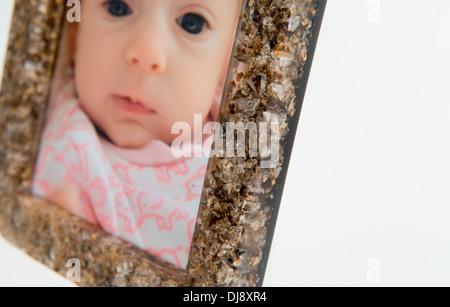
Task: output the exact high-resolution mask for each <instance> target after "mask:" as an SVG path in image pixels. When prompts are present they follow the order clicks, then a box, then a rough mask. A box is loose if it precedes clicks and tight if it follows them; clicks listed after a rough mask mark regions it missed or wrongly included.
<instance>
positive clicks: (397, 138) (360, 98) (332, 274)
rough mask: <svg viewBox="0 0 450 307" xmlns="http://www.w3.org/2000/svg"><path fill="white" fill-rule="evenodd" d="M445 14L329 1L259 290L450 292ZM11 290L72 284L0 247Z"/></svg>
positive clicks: (449, 10)
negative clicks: (443, 289) (419, 289)
mask: <svg viewBox="0 0 450 307" xmlns="http://www.w3.org/2000/svg"><path fill="white" fill-rule="evenodd" d="M11 8H12V0H2V1H0V30H1V31H0V47H1V52H0V60H1V62H3V59H4V53H3V51H4V49H5V48H6V45H5V44H6V37H7V33H8V30H9V17H10V13H11ZM448 16H450V2H449V1H447V0H433V1H421V0H389V1H388V0H379V1H377V0H369V1H366V0H339V1H337V0H329V1H328V6H327V11H326V14H325V19H324V22H323V26H322V31H321V35H320V39H319V43H318V46H317V51H316V55H315V60H314V65H313V69H312V72H311V77H310V82H309V86H308V90H307V93H306V98H305V102H304V106H303V111H302V115H301V119H300V124H299V129H298V134H297V138H296V142H295V148H294V151H293V154H292V161H291V166H290V169H289V174H288V177H287V182H286V187H285V191H284V196H283V201H282V204H281V208H280V214H279V217H278V223H277V228H276V232H275V237H274V243H273V245H272V251H271V254H270V258H269V264H268V267H267V272H266V278H265V283H264V285H265V286H444V285H445V286H450V207H449V205H450V99H449V98H450V94H449V86H450V39H449V37H450V18H448ZM8 285H27V286H42V285H53V286H65V285H70V283H68V282H67V281H66V280H65V279H64V278H62V277H59V275H56V274H55V273H53V272H51V271H50V270H47V269H46V268H45V267H43V266H42V265H40V264H38V263H36V262H34V261H33V260H31V259H29V258H28V257H27V256H25V255H24V254H23V253H22V252H20V251H18V250H16V249H15V248H13V247H12V246H10V245H9V244H8V243H6V242H5V241H4V240H3V239H1V238H0V286H8Z"/></svg>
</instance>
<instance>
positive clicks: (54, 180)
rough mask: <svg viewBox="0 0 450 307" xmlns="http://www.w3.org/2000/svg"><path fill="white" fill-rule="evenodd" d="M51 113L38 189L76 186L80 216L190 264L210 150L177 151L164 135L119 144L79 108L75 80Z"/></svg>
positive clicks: (42, 192) (43, 142)
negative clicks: (140, 143)
mask: <svg viewBox="0 0 450 307" xmlns="http://www.w3.org/2000/svg"><path fill="white" fill-rule="evenodd" d="M107 111H108V110H105V112H107ZM48 114H49V116H48V118H47V121H46V125H45V128H44V132H43V135H42V140H41V144H40V150H39V156H38V160H37V164H36V169H35V177H34V180H33V184H32V193H33V194H35V195H38V196H41V197H44V198H45V197H48V196H49V195H51V194H52V193H53V192H54V191H55V190H57V189H58V188H60V186H61V185H64V184H70V185H72V186H76V187H77V190H78V196H79V201H80V204H81V206H80V209H79V212H77V214H78V215H79V216H81V217H83V218H85V219H86V220H88V221H90V222H92V223H94V224H97V225H99V226H100V227H102V228H103V229H104V230H106V231H108V232H109V233H111V234H114V235H117V236H119V237H121V238H123V239H125V240H127V241H129V242H131V243H133V244H134V245H136V246H137V247H139V248H142V249H144V250H146V251H148V252H149V253H151V254H154V255H157V256H160V257H161V258H163V259H165V260H167V261H168V262H171V263H173V264H175V265H178V266H180V267H185V266H186V264H187V259H188V254H189V249H190V245H191V240H192V235H193V231H194V226H195V222H196V217H197V211H198V206H199V202H200V196H201V192H202V188H203V181H204V176H205V172H206V166H207V161H208V159H207V157H205V156H204V157H200V158H181V159H176V158H175V157H173V155H172V154H171V150H170V147H169V146H168V145H166V144H164V143H162V142H160V141H153V142H151V143H150V144H149V145H148V146H147V147H145V148H143V149H140V150H125V149H120V148H118V147H116V146H115V145H113V144H111V143H110V142H108V141H107V140H105V139H104V138H102V137H100V136H99V135H98V133H97V131H96V129H95V126H94V125H93V123H92V122H91V120H90V119H89V118H88V116H87V115H86V114H85V113H84V111H83V110H82V109H81V107H80V104H79V101H78V99H77V98H76V96H75V90H74V83H73V81H71V82H69V83H68V84H67V85H66V86H65V87H64V89H63V90H62V91H61V92H60V93H59V95H58V98H57V99H56V101H55V103H54V105H53V106H52V107H51V109H50V112H49V113H48Z"/></svg>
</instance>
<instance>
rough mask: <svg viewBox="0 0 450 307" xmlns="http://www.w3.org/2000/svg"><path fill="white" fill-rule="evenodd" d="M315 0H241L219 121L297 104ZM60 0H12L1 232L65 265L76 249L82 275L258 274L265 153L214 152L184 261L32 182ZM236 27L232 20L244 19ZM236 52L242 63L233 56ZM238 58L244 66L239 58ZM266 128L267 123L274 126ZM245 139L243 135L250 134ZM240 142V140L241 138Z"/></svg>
mask: <svg viewBox="0 0 450 307" xmlns="http://www.w3.org/2000/svg"><path fill="white" fill-rule="evenodd" d="M316 4H317V0H300V1H294V0H284V1H281V0H248V2H247V3H246V4H245V5H244V12H245V13H244V14H243V16H242V18H241V23H240V28H239V29H242V30H241V31H238V32H239V34H238V37H237V41H236V47H235V53H234V56H235V60H234V62H233V63H232V64H231V68H233V69H232V70H231V72H230V74H229V77H228V84H229V85H228V87H227V89H226V94H225V95H224V98H225V99H224V103H223V106H222V107H221V112H222V113H221V116H220V118H219V121H220V122H221V123H222V124H223V125H224V128H225V122H230V121H232V122H238V121H240V122H243V123H244V124H245V123H247V122H255V123H257V124H259V123H271V122H273V121H275V120H276V121H277V122H279V123H280V125H279V126H277V127H276V129H277V131H274V129H275V128H273V127H272V126H271V130H270V133H279V135H280V137H281V139H282V141H281V144H283V142H285V139H286V136H287V135H288V132H289V131H288V128H287V127H288V122H289V119H290V118H291V116H292V115H293V114H294V113H295V112H299V110H297V109H296V96H295V82H296V80H298V78H299V76H301V73H302V70H301V68H302V66H303V64H304V62H305V60H306V56H307V47H308V43H309V41H308V38H309V36H310V34H311V33H310V32H311V31H310V30H311V23H312V20H313V18H314V16H315V10H314V8H315V6H316ZM64 6H65V1H64V0H16V3H15V13H14V17H13V21H12V22H13V24H12V27H11V33H10V39H9V47H8V53H7V57H6V65H5V69H4V76H3V83H2V91H1V96H0V110H1V111H0V123H1V125H0V233H1V234H2V235H3V236H4V237H5V238H6V239H7V240H9V241H10V242H12V243H14V244H15V245H16V246H18V247H19V248H22V249H23V250H24V251H26V252H27V253H28V254H30V255H31V256H32V257H34V258H35V259H37V260H39V261H41V262H42V263H44V264H46V265H47V266H48V267H50V268H51V269H53V270H55V271H57V272H59V273H60V274H62V275H63V276H66V273H67V271H68V269H69V268H70V267H69V268H68V267H67V266H66V265H67V261H68V260H69V259H70V258H72V257H75V258H78V259H80V261H81V268H82V270H81V274H82V276H81V283H80V285H82V286H184V285H192V286H227V285H232V286H253V285H259V284H260V283H261V277H260V270H259V268H258V266H259V265H260V263H261V261H262V259H264V257H267V254H265V252H264V250H265V247H266V242H267V226H268V222H269V220H270V217H271V215H272V210H273V209H274V208H275V207H276V206H278V204H271V197H272V189H273V187H274V186H275V185H276V183H277V180H279V179H280V178H278V177H279V174H280V171H281V168H282V167H283V157H284V152H283V150H282V148H281V150H280V160H279V161H277V162H278V163H276V164H275V165H273V167H272V168H268V169H264V168H261V167H260V165H261V160H264V159H263V158H262V157H261V156H260V155H259V156H257V157H250V156H249V155H248V148H246V149H245V152H246V155H245V156H244V157H236V158H218V157H215V158H212V159H210V163H209V167H208V171H207V176H206V181H205V191H204V194H203V197H202V201H201V207H200V210H199V217H198V221H197V227H196V232H195V234H194V239H193V245H192V248H191V255H190V259H189V264H188V268H187V270H186V271H184V270H181V269H179V268H177V267H174V266H173V265H170V264H168V263H166V262H164V261H163V260H161V259H159V258H157V257H153V256H150V255H149V254H147V253H146V252H144V251H142V250H139V249H137V248H135V247H133V246H131V245H130V244H129V243H127V242H125V241H123V240H121V239H118V238H116V237H114V236H111V235H109V234H107V233H105V232H104V231H102V230H101V229H98V228H97V227H95V226H93V225H90V224H88V223H86V222H85V221H83V220H81V219H79V218H77V217H74V216H72V215H70V214H68V213H67V212H65V211H63V210H61V209H60V208H59V207H57V206H55V205H53V204H50V203H48V202H46V201H45V200H42V199H39V198H37V197H34V196H31V195H30V194H29V188H30V181H31V179H32V171H33V169H34V163H35V158H36V152H37V148H38V143H39V136H40V133H41V129H42V123H43V117H44V114H45V110H46V107H47V101H48V96H49V92H50V86H51V77H52V73H53V66H54V63H55V57H56V54H57V46H58V42H59V37H60V32H61V26H62V20H63V18H64ZM239 29H238V30H239ZM239 63H240V65H239ZM237 67H240V69H239V71H237V70H236V68H237ZM270 133H269V135H270ZM247 140H248V138H247ZM236 149H237V148H236Z"/></svg>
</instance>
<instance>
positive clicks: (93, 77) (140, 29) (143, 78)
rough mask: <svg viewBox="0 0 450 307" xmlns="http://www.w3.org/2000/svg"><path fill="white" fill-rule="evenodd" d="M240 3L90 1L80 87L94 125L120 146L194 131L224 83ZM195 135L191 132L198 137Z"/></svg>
mask: <svg viewBox="0 0 450 307" xmlns="http://www.w3.org/2000/svg"><path fill="white" fill-rule="evenodd" d="M240 6H241V1H240V0H126V1H105V0H89V1H84V2H82V15H81V16H82V22H81V23H80V24H78V25H77V30H76V31H77V32H76V44H75V45H76V52H75V57H74V58H75V83H76V88H77V92H78V96H79V98H80V103H81V105H82V107H83V108H84V110H85V111H86V113H87V114H88V115H89V117H90V118H91V119H92V121H93V122H94V123H95V124H96V125H97V126H98V128H100V129H101V130H102V131H103V132H104V133H106V135H108V137H109V138H110V139H111V140H112V141H113V142H114V143H115V144H116V145H118V146H120V147H124V148H141V147H143V146H145V145H147V144H148V143H149V142H150V141H151V140H153V139H158V140H162V141H164V142H166V143H168V144H171V142H172V141H173V140H174V139H175V138H176V137H178V136H179V135H172V134H171V128H172V125H173V124H174V123H175V122H180V121H181V122H187V123H188V124H189V125H190V126H191V128H194V114H202V115H203V118H204V119H206V117H207V116H208V114H209V112H210V109H211V106H212V103H213V101H214V96H215V94H216V93H217V92H218V91H221V90H222V88H223V85H224V82H225V77H226V73H227V68H228V64H229V60H230V56H231V49H232V44H233V40H234V34H235V30H236V26H237V22H238V15H239V11H240ZM193 131H194V130H192V132H193Z"/></svg>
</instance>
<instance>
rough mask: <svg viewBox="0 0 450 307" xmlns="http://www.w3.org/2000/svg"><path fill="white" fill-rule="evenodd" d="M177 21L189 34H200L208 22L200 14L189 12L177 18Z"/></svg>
mask: <svg viewBox="0 0 450 307" xmlns="http://www.w3.org/2000/svg"><path fill="white" fill-rule="evenodd" d="M177 23H178V24H179V25H180V26H181V27H182V28H183V29H184V30H185V31H186V32H188V33H190V34H195V35H197V34H200V33H202V32H203V30H204V29H205V27H206V26H207V25H208V22H207V21H206V20H205V18H203V17H202V16H200V15H197V14H193V13H189V14H186V15H184V16H183V17H181V18H179V19H177Z"/></svg>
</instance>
